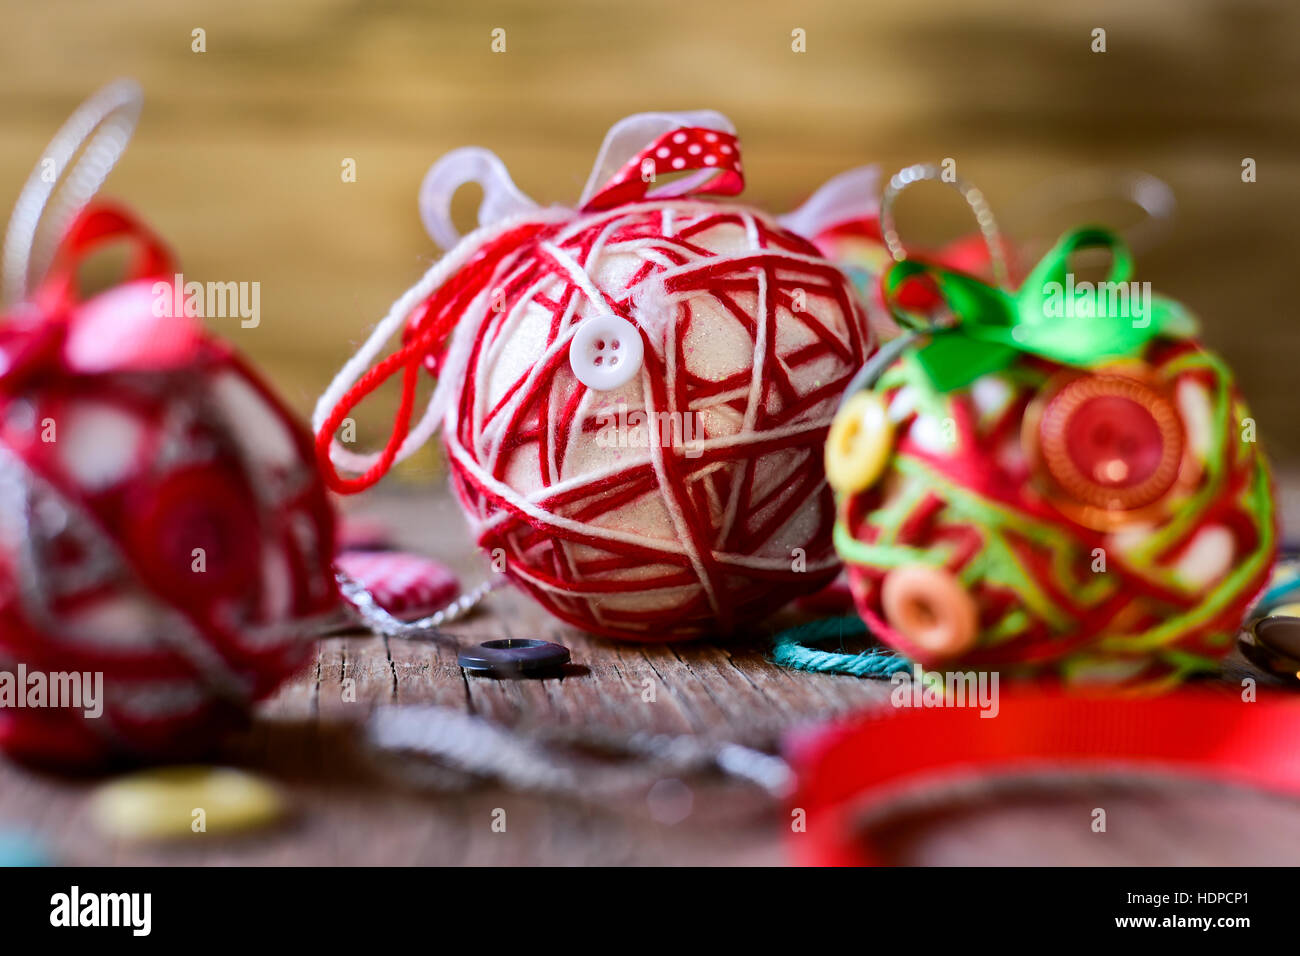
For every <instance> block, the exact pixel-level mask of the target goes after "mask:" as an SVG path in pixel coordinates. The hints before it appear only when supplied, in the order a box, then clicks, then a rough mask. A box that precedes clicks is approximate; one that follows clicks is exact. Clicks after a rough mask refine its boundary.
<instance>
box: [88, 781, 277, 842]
mask: <svg viewBox="0 0 1300 956" xmlns="http://www.w3.org/2000/svg"><path fill="white" fill-rule="evenodd" d="M284 810H285V803H284V798H283V797H281V796H280V792H279V790H277V789H276V788H275V787H274V786H273V785H272V784H270V783H268V782H267V781H265V780H263V779H262V778H261V777H257V776H254V775H253V774H250V773H245V772H244V771H242V770H234V769H231V768H229V767H164V768H161V769H157V770H144V771H141V772H139V773H133V774H130V775H129V776H126V777H121V778H119V779H117V780H113V781H111V782H109V783H106V784H104V785H103V786H101V787H100V788H99V789H98V790H97V791H96V792H95V795H94V796H93V797H92V798H91V815H92V817H93V818H94V820H95V823H96V825H97V826H98V827H99V829H100V830H101V831H102V832H103V833H104V834H105V835H106V836H110V837H123V838H126V839H137V840H139V839H145V840H149V839H164V838H167V837H189V836H194V837H201V836H204V835H205V834H212V833H235V832H241V831H245V830H251V829H255V828H257V827H261V826H265V825H266V824H268V823H272V822H274V821H275V820H278V819H279V818H280V817H281V816H283V815H284Z"/></svg>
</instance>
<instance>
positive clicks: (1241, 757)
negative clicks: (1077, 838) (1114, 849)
mask: <svg viewBox="0 0 1300 956" xmlns="http://www.w3.org/2000/svg"><path fill="white" fill-rule="evenodd" d="M980 713H981V711H980V710H979V709H976V708H973V707H934V708H915V709H913V708H894V707H888V706H886V707H882V709H881V710H880V711H875V712H872V713H871V714H867V715H863V716H861V717H857V718H851V719H850V720H848V721H847V722H844V723H841V724H835V725H832V726H831V727H829V728H826V729H822V730H818V731H813V732H812V733H810V734H806V735H804V736H802V737H796V738H792V739H790V740H789V741H787V746H786V750H787V757H788V758H789V759H790V761H791V763H792V764H793V765H794V767H795V771H796V774H797V777H798V781H799V782H798V789H797V791H796V796H795V800H794V804H793V805H794V806H795V807H799V808H802V809H803V810H804V811H806V813H807V820H806V822H807V830H806V832H803V833H796V834H795V835H794V836H793V837H792V838H791V841H790V847H791V850H792V852H793V854H794V856H795V858H796V860H797V862H800V863H804V864H811V865H822V866H826V865H840V866H842V865H878V864H880V863H882V862H883V861H882V860H881V859H879V856H878V854H877V852H876V851H875V850H874V849H873V847H871V845H870V844H869V842H868V837H867V833H866V828H865V827H864V826H863V825H862V823H863V821H864V820H865V819H866V818H867V816H868V815H869V814H871V813H873V812H879V811H880V810H882V809H883V808H885V807H887V806H889V805H890V804H893V803H895V802H897V801H899V800H900V798H902V797H904V796H905V795H906V794H908V793H915V792H917V791H918V790H921V789H924V788H926V787H927V786H929V787H933V786H936V785H937V786H939V787H940V788H942V787H943V785H944V784H952V783H953V782H954V781H958V780H961V781H969V780H970V779H972V778H980V777H997V776H1017V775H1024V774H1027V773H1035V774H1047V773H1052V772H1056V773H1062V772H1065V773H1069V772H1071V771H1075V772H1078V771H1089V772H1094V773H1095V772H1097V771H1108V772H1115V773H1117V774H1119V775H1161V776H1169V775H1175V776H1183V777H1194V778H1200V779H1204V780H1213V781H1218V782H1221V783H1228V784H1238V785H1246V786H1252V787H1258V788H1260V789H1263V790H1269V791H1274V792H1279V793H1283V794H1288V795H1293V796H1300V748H1297V747H1296V740H1297V739H1298V738H1300V699H1296V698H1293V697H1288V696H1283V695H1281V694H1277V695H1269V694H1267V693H1266V694H1264V695H1261V697H1260V699H1259V700H1256V701H1249V702H1247V701H1243V700H1241V698H1240V697H1239V696H1238V695H1236V694H1235V693H1233V692H1231V691H1227V692H1223V691H1215V690H1204V689H1202V690H1197V689H1187V690H1183V691H1179V692H1177V693H1175V694H1170V695H1167V696H1164V697H1147V698H1141V697H1114V696H1112V697H1102V696H1098V697H1081V696H1068V695H1066V694H1065V693H1064V692H1061V691H1040V690H1029V689H1023V690H1019V689H1018V690H1016V691H1014V692H1012V691H1006V692H1004V693H1002V694H1001V695H1000V700H999V709H998V712H997V715H996V716H995V717H992V718H983V717H981V716H980ZM1066 779H1068V778H1066Z"/></svg>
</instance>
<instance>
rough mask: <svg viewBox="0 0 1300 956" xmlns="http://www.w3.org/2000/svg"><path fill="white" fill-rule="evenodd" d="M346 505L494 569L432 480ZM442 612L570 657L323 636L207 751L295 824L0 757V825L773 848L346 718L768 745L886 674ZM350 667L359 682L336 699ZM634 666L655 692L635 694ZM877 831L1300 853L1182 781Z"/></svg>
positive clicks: (1042, 797) (1242, 809)
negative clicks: (459, 788) (466, 659)
mask: <svg viewBox="0 0 1300 956" xmlns="http://www.w3.org/2000/svg"><path fill="white" fill-rule="evenodd" d="M354 510H358V509H354ZM359 511H360V513H363V514H365V515H367V516H368V517H372V518H378V519H380V520H381V521H382V522H384V523H386V524H387V525H389V526H390V527H392V528H394V529H395V530H396V531H397V534H398V538H399V541H401V542H404V543H406V544H410V545H418V546H420V547H422V548H423V549H425V550H426V551H428V550H430V549H432V550H434V551H435V552H436V553H438V554H439V555H440V556H441V557H442V558H443V559H444V560H446V561H447V562H448V563H449V564H451V565H452V566H454V567H455V568H456V569H457V571H459V572H460V573H461V574H462V575H463V578H464V580H466V581H477V580H481V579H482V577H483V576H484V575H485V574H487V573H490V572H489V571H488V570H487V568H486V565H485V564H484V562H483V561H482V560H481V559H480V558H479V557H478V556H477V555H475V554H471V553H470V551H469V549H468V548H467V547H466V545H465V540H466V536H465V534H464V533H463V530H462V524H461V518H460V516H459V514H458V513H457V512H456V508H455V506H454V504H453V503H452V502H451V500H450V499H449V497H448V496H447V495H445V494H440V493H438V492H432V491H425V492H422V493H419V494H397V495H394V494H387V495H381V496H377V497H372V498H370V499H369V500H367V501H365V502H364V505H363V507H362V508H360V509H359ZM451 630H452V631H453V632H454V634H455V636H456V639H457V640H458V641H463V642H477V641H480V640H485V639H489V638H492V637H502V636H511V637H541V638H547V639H551V640H558V641H561V642H563V643H565V644H567V645H568V646H569V647H570V648H571V649H572V652H573V660H574V665H573V666H572V667H571V668H570V669H569V671H568V672H567V673H566V674H565V675H564V676H563V677H562V678H558V679H550V680H529V681H497V680H493V679H489V678H482V677H472V676H467V675H466V674H465V673H464V672H462V671H461V669H460V668H459V667H458V666H457V665H456V659H455V649H454V648H452V647H446V646H440V645H435V644H425V643H412V642H407V641H400V640H391V641H386V640H383V639H381V638H377V637H369V636H345V637H334V638H329V639H327V640H324V641H322V642H321V643H320V649H319V652H318V654H317V656H316V659H315V661H314V662H313V663H312V664H311V665H310V666H309V667H308V668H306V669H305V670H304V671H303V672H302V673H301V674H299V675H298V676H297V678H296V679H294V680H293V681H291V682H290V683H289V684H288V685H287V686H286V687H285V688H284V689H283V690H282V691H281V692H280V693H279V694H278V695H277V696H276V697H275V698H274V699H272V700H270V701H269V702H267V703H266V704H265V705H264V706H262V707H261V708H260V710H259V712H258V714H257V716H256V719H255V721H254V723H253V725H252V726H251V727H250V728H249V729H248V730H247V731H246V732H244V733H241V734H239V735H237V736H235V737H233V738H231V739H230V740H228V741H227V742H225V743H224V744H223V745H222V747H221V748H220V749H219V751H218V752H217V753H215V754H214V755H213V757H212V759H213V760H214V761H216V762H222V763H227V764H233V765H237V766H242V767H246V768H250V769H253V770H256V771H259V772H261V773H263V774H265V775H266V776H267V777H269V778H271V779H273V780H276V781H278V782H279V783H280V784H281V785H282V786H283V787H284V789H285V791H286V792H287V794H288V796H289V798H290V800H291V802H292V804H293V806H294V808H295V810H294V815H293V818H292V821H291V822H290V823H289V824H288V825H286V826H283V827H280V828H277V829H274V830H270V831H266V832H263V833H258V834H255V835H249V836H247V837H243V838H236V839H231V838H229V837H222V836H220V835H217V834H189V835H186V836H185V837H184V838H183V839H180V840H177V841H175V842H172V843H165V844H145V845H140V844H129V843H123V842H118V841H112V840H106V839H105V838H104V837H103V836H102V835H101V834H99V833H98V832H97V831H96V830H95V827H94V825H93V823H92V821H91V820H90V818H89V814H88V798H89V795H90V794H91V793H92V792H93V790H94V787H95V786H96V784H97V783H98V782H99V780H98V779H96V778H92V779H66V778H61V777H52V776H48V775H44V774H38V773H34V772H32V771H30V770H27V769H23V768H19V767H15V766H13V765H9V764H5V763H3V762H0V828H20V829H23V830H29V831H31V832H33V833H34V834H36V835H37V836H38V837H40V838H41V839H42V840H44V841H47V842H48V843H49V844H50V846H51V847H52V849H53V850H54V851H55V852H56V854H57V856H58V858H59V859H60V860H63V861H66V862H71V863H85V864H141V863H165V864H233V863H246V864H306V865H322V864H324V865H358V864H391V865H406V864H475V865H477V864H575V865H578V864H671V865H677V864H726V865H730V864H749V865H769V864H771V865H775V864H780V863H782V862H783V861H784V860H785V859H786V851H787V849H788V847H787V844H786V841H787V840H788V839H790V838H791V837H790V836H789V833H788V820H789V818H788V816H787V815H786V810H785V809H784V808H779V807H774V806H772V805H771V804H770V803H768V802H767V801H765V800H764V799H763V798H761V797H759V796H758V795H757V794H756V793H755V792H753V791H751V790H750V789H748V788H746V787H743V786H740V785H732V784H729V783H726V782H720V781H716V780H708V779H705V780H694V779H692V780H688V781H686V785H687V787H688V788H689V790H690V792H691V800H692V804H691V808H690V813H689V814H688V815H687V816H686V817H685V818H684V819H681V820H680V821H678V822H673V823H668V822H656V820H655V819H654V816H653V814H652V812H651V810H650V808H649V806H648V803H647V802H645V801H642V800H639V799H631V800H626V801H621V802H619V803H618V804H617V805H615V806H611V807H607V808H599V807H593V806H590V805H583V804H579V803H575V802H572V801H568V800H564V799H558V798H543V797H538V796H535V795H527V794H520V793H510V792H506V791H504V790H501V789H500V788H496V787H489V788H485V789H481V790H476V791H472V792H469V793H460V794H454V795H446V794H431V793H428V792H426V791H422V790H420V789H418V788H416V787H414V786H413V784H412V782H411V781H410V780H408V779H406V777H405V776H403V775H402V774H394V773H393V767H394V765H392V764H388V763H376V762H375V761H374V760H373V759H372V758H371V757H369V756H368V755H367V751H366V750H365V748H364V747H363V745H362V739H361V737H360V734H359V728H360V725H361V724H362V722H363V721H364V719H365V717H366V716H367V715H368V714H369V713H370V712H371V710H372V709H373V708H374V707H376V706H381V705H417V704H436V705H440V706H444V707H449V708H454V709H456V710H459V711H463V712H468V713H472V714H476V715H479V716H482V717H485V718H489V719H491V720H493V721H497V722H500V723H502V724H505V725H508V726H512V727H518V728H534V729H535V728H540V727H547V728H557V727H570V728H584V727H587V728H593V727H594V728H601V729H605V730H609V729H613V730H653V731H657V732H663V733H672V734H700V735H706V736H708V737H710V738H714V739H717V738H725V739H733V740H738V741H742V742H746V743H750V744H754V745H758V746H765V747H766V746H771V745H772V744H773V743H774V732H775V731H777V730H779V729H780V728H788V727H793V726H796V725H800V724H804V723H807V722H812V721H819V720H823V719H825V718H827V717H829V716H831V715H833V714H837V713H843V712H846V711H849V710H852V709H854V708H859V707H864V706H870V705H872V704H873V703H874V702H878V701H881V700H883V699H885V698H886V697H887V696H888V690H889V686H888V685H887V684H885V683H883V682H879V681H871V680H858V679H856V678H852V677H843V676H832V675H812V674H804V673H797V672H793V671H787V670H783V669H781V668H778V667H776V666H774V665H773V664H771V663H770V662H768V661H767V659H766V657H765V653H764V647H765V645H764V641H763V639H762V635H759V634H756V635H753V636H751V637H750V638H749V639H742V640H739V641H736V642H732V643H729V644H726V645H711V644H695V645H686V646H669V647H663V646H647V647H639V646H629V645H620V644H614V643H609V642H604V641H599V640H595V639H592V638H589V637H586V636H584V635H582V634H580V633H578V632H576V631H574V630H573V629H571V628H568V627H566V626H563V625H560V624H558V623H556V622H555V621H554V620H552V619H550V618H549V617H548V616H547V615H545V614H544V612H542V611H540V610H539V609H538V608H536V607H535V606H534V605H533V604H532V603H531V602H530V601H529V600H528V599H526V598H524V597H523V596H522V595H519V594H517V593H513V592H511V591H509V590H506V591H498V592H496V593H494V594H493V595H492V596H491V598H490V599H489V604H488V608H487V611H486V613H484V614H481V615H479V616H477V617H474V618H471V619H469V620H467V621H465V622H463V623H461V624H459V625H456V626H454V627H452V628H451ZM1236 666H1246V665H1244V664H1243V663H1242V662H1240V661H1238V662H1237V665H1236ZM348 678H351V679H353V680H355V682H356V685H355V686H356V700H355V702H348V701H346V700H345V694H344V687H345V685H344V681H345V679H348ZM647 682H648V684H647ZM647 686H650V687H653V688H654V690H655V701H654V702H653V703H648V702H646V701H645V700H643V694H642V692H643V690H644V689H645V687H647ZM678 792H679V793H680V788H679V790H678ZM1097 806H1104V807H1105V808H1106V809H1107V813H1108V831H1107V833H1106V834H1095V833H1093V832H1092V831H1091V829H1090V823H1091V819H1092V818H1091V811H1092V808H1094V807H1097ZM498 809H503V810H505V811H506V831H505V832H504V833H498V832H494V831H493V829H492V826H491V824H492V821H493V813H494V811H497V810H498ZM876 833H877V838H878V839H879V840H880V841H881V844H882V846H884V847H885V848H886V850H887V851H888V854H889V856H890V858H891V859H894V860H897V861H900V862H912V863H924V864H935V863H944V864H958V865H961V864H1000V863H1030V864H1033V863H1042V864H1059V863H1080V864H1106V863H1133V864H1153V863H1175V864H1193V863H1197V864H1200V863H1205V864H1209V863H1216V864H1265V863H1267V864H1282V863H1286V864H1292V865H1294V864H1296V863H1300V805H1297V804H1296V803H1295V802H1292V801H1287V800H1282V799H1279V798H1274V797H1270V796H1265V795H1262V794H1255V793H1249V792H1243V791H1230V790H1223V789H1218V788H1214V787H1210V786H1208V785H1204V784H1195V783H1184V784H1178V785H1175V784H1170V783H1161V784H1139V783H1135V782H1132V781H1122V780H1118V781H1113V782H1107V783H1102V784H1099V783H1089V784H1087V785H1083V784H1070V785H1065V784H1062V785H1059V786H1055V787H1048V788H1046V789H1044V788H1042V787H1025V788H1010V789H1007V788H1005V787H1000V788H991V789H990V790H989V792H988V793H976V794H973V795H972V794H969V793H967V794H964V795H962V796H960V797H953V798H951V799H945V800H940V801H938V803H937V804H933V803H931V804H927V805H926V806H925V807H921V808H903V809H901V810H900V812H899V813H898V814H897V815H896V816H894V817H891V818H889V819H888V820H887V821H885V823H884V824H883V825H881V826H878V827H877V830H876Z"/></svg>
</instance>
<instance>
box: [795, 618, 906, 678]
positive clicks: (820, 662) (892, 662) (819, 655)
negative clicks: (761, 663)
mask: <svg viewBox="0 0 1300 956" xmlns="http://www.w3.org/2000/svg"><path fill="white" fill-rule="evenodd" d="M866 634H867V625H866V624H865V623H864V622H863V620H862V618H860V617H858V616H857V615H856V614H850V615H848V616H846V617H826V618H822V619H821V620H817V621H809V622H808V623H807V624H800V625H799V626H798V627H791V628H787V629H786V630H784V631H781V632H780V633H779V634H777V635H776V638H775V640H774V641H773V644H772V660H773V662H774V663H776V664H779V665H781V666H782V667H793V668H795V669H796V670H801V671H816V672H818V673H821V674H851V675H853V676H854V677H890V676H892V675H894V674H896V673H898V672H899V671H904V670H908V669H909V668H910V667H911V666H912V662H911V661H909V660H908V659H907V658H906V657H903V656H901V655H899V654H897V653H895V652H894V651H891V650H886V649H885V648H883V647H873V648H871V649H870V650H867V651H863V652H862V653H860V654H844V653H840V652H837V651H820V650H817V649H816V648H815V647H809V646H808V645H809V644H821V643H822V642H824V641H831V640H837V639H838V640H839V641H841V642H843V641H844V640H845V639H847V638H854V637H865V636H866Z"/></svg>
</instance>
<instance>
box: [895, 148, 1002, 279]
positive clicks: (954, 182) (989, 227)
mask: <svg viewBox="0 0 1300 956" xmlns="http://www.w3.org/2000/svg"><path fill="white" fill-rule="evenodd" d="M926 180H933V181H936V182H942V183H946V184H947V185H949V186H952V187H953V188H954V189H956V190H957V191H958V192H959V193H961V195H962V198H963V199H965V200H966V204H967V205H968V206H970V208H971V211H972V212H974V213H975V221H976V222H977V223H978V224H979V229H980V234H981V235H983V236H984V243H985V245H987V246H988V250H989V257H990V259H991V260H992V262H993V277H994V278H995V279H996V280H997V283H998V285H999V286H1001V287H1002V288H1004V289H1005V288H1006V287H1007V282H1008V281H1009V280H1008V277H1007V262H1006V259H1005V257H1004V256H1003V254H1002V234H1001V232H1000V231H999V230H998V224H997V220H996V219H994V218H993V210H992V209H991V208H990V207H989V204H988V200H986V199H985V198H984V194H983V193H982V192H980V191H979V190H978V189H977V188H976V187H975V186H973V185H971V184H970V183H968V182H966V181H965V180H964V179H961V178H960V177H954V178H952V179H944V178H943V174H942V170H940V168H939V167H938V166H936V165H934V164H933V163H917V164H916V165H914V166H908V167H906V168H904V169H900V170H899V171H898V172H896V173H894V175H893V176H892V177H890V180H889V185H888V186H886V187H885V191H884V193H883V194H882V195H881V197H880V231H881V234H882V235H883V236H884V239H885V245H886V246H887V247H888V248H889V253H890V255H892V256H893V257H894V259H895V261H897V262H902V261H903V260H904V259H905V258H907V252H906V250H904V249H903V243H902V240H900V239H899V238H898V229H897V228H896V227H895V226H894V201H895V200H896V199H897V198H898V195H899V193H901V192H902V191H903V190H904V189H906V188H907V187H908V186H911V185H913V184H914V183H919V182H924V181H926Z"/></svg>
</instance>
